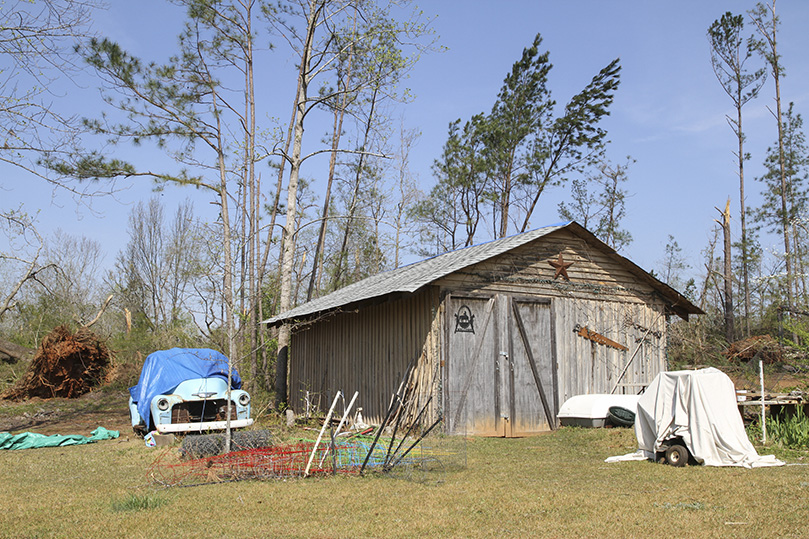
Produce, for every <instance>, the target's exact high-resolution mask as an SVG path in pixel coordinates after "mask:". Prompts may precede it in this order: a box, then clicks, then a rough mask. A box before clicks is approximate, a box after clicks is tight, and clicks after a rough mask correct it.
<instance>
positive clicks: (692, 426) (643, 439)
mask: <svg viewBox="0 0 809 539" xmlns="http://www.w3.org/2000/svg"><path fill="white" fill-rule="evenodd" d="M635 436H636V437H637V438H638V451H637V452H636V453H630V454H629V455H623V456H619V457H610V458H609V459H607V462H616V461H621V460H641V459H652V460H654V457H655V453H656V452H657V451H660V449H661V444H662V443H663V442H664V441H666V440H669V439H671V438H674V437H677V436H679V437H681V438H682V439H683V441H684V442H685V445H686V446H687V447H688V450H689V451H690V452H691V454H692V455H693V456H694V458H695V459H696V460H697V461H698V462H701V463H702V464H705V465H706V466H744V467H745V468H753V467H759V466H782V465H783V464H784V462H782V461H780V460H777V459H776V458H775V457H773V456H772V455H766V456H760V455H759V454H758V453H757V452H756V448H755V447H753V444H751V443H750V440H749V439H748V438H747V433H746V432H745V430H744V422H743V421H742V417H741V414H739V410H738V408H737V404H736V388H735V387H734V386H733V382H732V381H731V379H730V378H728V376H727V375H726V374H725V373H723V372H722V371H720V370H718V369H714V368H708V369H700V370H694V371H672V372H661V373H660V374H658V375H657V376H656V377H655V379H654V380H652V383H651V384H649V387H647V388H646V391H645V392H644V393H643V395H641V398H640V399H639V400H638V411H637V414H636V416H635Z"/></svg>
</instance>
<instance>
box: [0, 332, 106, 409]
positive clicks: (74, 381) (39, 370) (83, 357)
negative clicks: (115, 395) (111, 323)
mask: <svg viewBox="0 0 809 539" xmlns="http://www.w3.org/2000/svg"><path fill="white" fill-rule="evenodd" d="M111 360H112V355H111V353H110V350H109V348H107V346H106V344H104V342H103V341H101V340H100V339H99V338H98V336H96V335H95V334H94V333H93V332H92V331H90V330H89V329H87V327H82V328H80V329H79V330H78V331H76V333H73V332H72V331H71V330H70V329H69V328H67V327H66V326H59V327H56V328H54V330H53V331H51V332H50V333H49V334H48V335H47V336H46V337H45V338H44V339H43V340H42V344H41V345H40V347H39V348H38V349H37V352H36V355H35V356H34V359H33V360H32V361H31V364H30V365H29V367H28V370H27V371H26V373H25V374H24V375H23V377H22V378H21V379H20V380H19V382H17V384H16V385H15V386H14V387H12V388H10V389H9V390H7V391H6V392H4V393H3V394H2V395H0V398H3V399H10V400H23V399H28V398H32V397H39V398H43V399H49V398H54V397H63V398H68V399H72V398H76V397H80V396H82V395H84V394H85V393H89V392H90V391H92V389H93V388H94V387H96V386H98V385H100V383H101V382H102V380H103V379H104V376H105V375H106V373H107V370H108V369H109V367H110V364H111Z"/></svg>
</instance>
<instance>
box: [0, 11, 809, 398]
mask: <svg viewBox="0 0 809 539" xmlns="http://www.w3.org/2000/svg"><path fill="white" fill-rule="evenodd" d="M175 3H176V4H179V5H181V6H183V7H184V8H185V10H186V20H185V24H184V28H183V31H182V33H181V34H180V36H179V38H178V41H177V48H176V50H175V51H173V53H172V54H171V55H170V56H169V58H168V59H164V60H162V61H151V60H146V59H141V58H138V57H136V56H133V55H132V54H130V53H129V52H127V51H126V50H125V49H124V48H123V47H121V46H120V45H119V44H117V43H115V42H114V41H112V40H110V39H108V38H105V37H103V36H97V35H91V33H90V32H89V30H88V28H89V24H90V22H91V20H92V14H93V12H94V10H96V9H98V8H99V6H98V5H97V4H96V3H95V2H94V1H93V0H87V1H84V0H46V1H44V2H40V3H36V4H29V3H27V2H19V3H16V4H12V5H11V6H9V7H8V8H4V10H3V11H2V12H0V13H2V17H3V19H4V26H3V30H2V33H3V37H4V39H3V40H0V54H2V56H3V57H4V58H5V59H7V62H8V63H9V65H12V66H13V69H10V70H6V71H5V72H4V73H3V77H5V79H4V80H3V81H2V84H0V101H1V103H0V116H1V117H2V122H3V125H4V127H6V129H5V130H3V131H4V132H5V134H4V135H2V136H3V137H4V140H3V142H4V144H3V146H2V148H0V160H2V161H3V162H4V163H6V164H7V165H9V166H13V167H17V168H18V169H20V170H21V171H25V172H27V173H32V174H34V175H36V176H38V177H39V178H40V179H41V180H42V181H44V182H48V183H50V184H53V185H54V186H56V187H58V188H59V189H61V190H64V191H66V192H68V193H70V194H72V195H74V196H75V197H76V198H77V199H78V200H79V201H80V202H81V201H85V200H88V199H92V197H95V196H102V195H104V194H105V193H110V192H113V191H114V189H115V187H116V186H117V185H118V184H119V183H120V182H123V181H133V180H135V181H137V180H139V179H141V178H144V179H148V180H151V181H154V182H155V185H156V186H158V187H161V186H165V185H168V184H175V185H184V186H188V188H189V189H191V188H194V189H199V190H202V191H204V192H206V193H208V194H209V195H210V198H209V201H210V203H211V204H213V205H215V207H216V210H217V211H216V216H215V217H214V218H212V219H204V218H202V217H201V216H200V215H199V214H198V213H197V211H196V210H195V208H194V207H193V205H192V203H191V202H190V201H187V202H185V203H183V204H181V205H180V206H179V207H177V208H167V207H165V206H164V205H163V204H162V203H161V201H160V197H159V196H155V197H154V198H152V199H151V200H144V201H141V202H139V203H137V204H136V205H135V206H134V207H133V208H132V209H131V211H130V213H129V221H128V227H127V231H126V232H127V239H126V241H125V242H123V244H122V246H121V250H120V251H119V252H118V253H117V256H116V259H115V263H114V267H113V268H112V269H110V270H107V271H106V272H102V270H101V259H102V258H103V254H104V253H102V251H101V247H100V245H99V244H98V243H97V242H95V241H93V240H91V239H87V238H73V237H70V236H67V235H65V234H64V233H61V232H57V233H56V234H55V235H54V236H53V237H51V238H47V239H46V238H43V237H42V236H41V235H40V234H39V233H38V231H37V228H36V218H35V216H32V215H30V214H28V213H26V208H23V207H19V208H9V207H2V208H0V223H1V225H0V226H2V228H3V231H4V233H5V235H6V236H7V237H8V245H9V250H8V251H6V252H2V253H0V272H2V276H3V282H4V283H5V285H4V287H3V289H2V290H1V291H0V292H2V296H0V329H1V330H2V335H3V336H4V338H7V339H9V340H14V341H15V342H17V343H18V344H23V345H28V346H36V344H37V343H38V342H39V340H41V338H42V337H43V336H44V335H45V334H46V333H47V332H48V331H50V329H51V328H53V327H54V326H56V325H59V324H63V323H65V322H66V321H73V322H74V323H76V324H84V323H85V322H86V321H87V320H90V319H93V318H94V317H95V315H96V314H97V313H98V311H99V309H100V308H101V306H102V305H104V306H106V304H105V303H104V301H105V298H108V297H109V296H112V300H111V302H110V304H109V307H105V308H106V309H107V313H106V315H105V316H103V317H101V318H100V319H99V321H98V323H97V326H96V328H100V329H98V331H99V332H100V333H103V334H106V335H110V336H111V340H112V346H113V348H115V349H116V350H118V351H119V353H120V354H122V355H127V356H129V357H134V356H136V354H137V353H148V352H149V351H151V350H154V349H158V348H166V347H171V346H198V345H203V344H204V345H207V346H213V347H215V348H218V349H220V350H222V351H223V352H225V353H226V354H227V355H228V356H229V357H231V358H232V359H233V360H234V361H235V362H236V364H237V365H238V366H239V368H240V370H241V371H242V374H243V376H244V377H245V378H246V379H247V380H248V381H249V382H250V383H251V384H253V387H254V389H259V388H264V389H266V390H268V391H273V392H274V394H275V399H276V402H277V403H278V404H281V403H283V402H284V401H285V400H286V394H285V392H286V387H285V379H286V369H287V365H286V361H287V354H288V346H289V337H290V333H289V328H288V327H286V326H283V327H281V328H280V329H279V330H268V329H267V328H266V327H265V326H263V325H262V324H260V323H259V322H260V321H261V320H263V319H266V318H269V317H270V316H272V315H274V314H277V313H279V312H283V311H285V310H288V309H290V308H291V307H293V306H294V305H296V304H299V303H301V302H304V301H307V300H310V299H314V298H317V297H319V296H321V295H324V294H326V293H329V292H331V291H333V290H336V289H338V288H341V287H343V286H345V285H347V284H350V283H352V282H356V281H358V280H360V279H362V278H364V277H366V276H369V275H372V274H375V273H377V272H379V271H382V270H385V269H390V268H394V267H397V266H398V265H400V264H401V263H402V260H403V258H404V256H405V255H406V254H408V253H416V254H419V255H423V256H427V255H435V254H439V253H442V252H446V251H449V250H453V249H457V248H460V247H464V246H468V245H471V244H473V243H477V242H479V241H482V240H486V239H490V238H500V237H504V236H506V235H507V234H510V233H514V232H522V231H525V230H527V229H528V228H529V227H530V226H531V222H532V221H531V219H532V216H533V215H534V211H535V209H536V208H537V205H538V203H539V201H540V199H541V197H542V195H543V194H545V193H547V192H548V191H549V190H551V189H553V188H563V187H564V188H568V189H569V196H568V197H567V199H566V201H565V202H563V203H561V204H559V207H558V211H559V215H560V216H561V217H562V218H564V219H573V220H576V221H578V222H579V223H581V224H582V225H583V226H585V227H586V228H588V229H589V230H591V231H593V232H594V233H595V234H596V235H597V236H598V237H599V238H601V239H602V240H603V241H604V242H605V243H606V244H608V245H609V246H611V247H613V248H614V249H616V250H619V251H620V250H621V249H623V248H624V247H626V246H627V245H628V244H629V243H630V242H631V240H632V237H631V235H630V233H629V232H628V231H627V230H625V229H624V228H622V225H621V222H622V219H623V218H624V216H625V214H626V204H625V203H626V197H627V196H628V191H627V189H626V182H627V181H628V178H629V172H630V167H631V165H632V163H633V159H632V158H631V157H626V158H625V160H622V161H621V162H618V163H616V162H613V161H612V160H611V159H609V157H608V156H607V141H606V131H605V130H604V128H603V127H602V126H601V122H602V120H603V119H604V118H605V117H606V116H607V115H609V109H610V106H611V104H612V102H613V99H614V96H615V92H616V91H617V89H618V86H619V81H620V65H619V62H618V60H617V59H616V60H613V61H612V62H610V63H608V64H607V65H606V66H605V67H604V68H603V69H601V70H600V71H599V72H598V73H596V74H595V75H594V76H593V77H592V79H591V81H590V83H589V84H587V85H586V86H585V87H584V88H583V89H582V90H581V91H580V92H579V93H577V94H576V95H574V96H572V97H570V98H569V99H568V100H567V101H566V104H564V105H563V106H560V105H558V104H557V102H556V101H555V100H554V99H553V98H552V95H551V90H550V86H549V81H550V74H551V70H552V64H551V63H550V55H549V53H548V52H547V51H543V50H542V38H541V36H540V35H537V36H536V37H535V39H534V40H533V42H532V43H531V44H529V46H528V47H526V48H525V50H524V51H523V53H522V55H521V57H520V58H519V59H517V61H516V62H515V63H514V65H513V66H512V68H511V70H510V71H509V72H508V73H507V74H506V77H505V79H504V81H503V85H502V88H501V90H500V92H499V93H498V94H497V95H496V96H493V103H492V105H491V108H490V110H489V112H481V113H480V114H477V115H475V116H472V117H471V118H468V119H458V120H456V121H454V122H452V123H450V125H449V127H448V135H447V140H446V143H445V144H444V146H443V148H442V150H441V153H440V155H439V157H438V158H437V159H436V160H435V162H434V165H433V175H434V180H435V181H434V184H433V186H432V187H431V188H430V190H429V192H427V193H422V192H421V191H420V190H419V189H418V187H417V179H416V178H415V177H414V175H413V174H412V172H411V171H410V168H409V160H410V152H411V150H412V148H413V146H414V145H415V144H416V142H417V139H418V136H419V133H418V131H417V130H413V129H409V128H408V127H407V126H406V124H405V122H404V121H403V120H401V119H399V118H397V116H396V115H395V113H396V111H398V110H399V109H400V108H401V106H402V105H404V104H406V103H407V101H408V100H409V95H408V93H407V91H406V89H405V88H403V86H402V82H403V78H404V77H405V76H406V75H407V73H408V72H409V71H410V70H411V69H412V68H413V66H414V65H415V63H416V62H417V60H418V58H419V56H420V55H421V54H424V53H427V52H430V51H431V50H433V49H434V48H435V46H436V44H435V43H434V37H433V35H432V33H431V31H430V29H429V20H428V19H426V18H425V16H424V15H423V14H421V13H420V12H418V11H415V10H413V11H410V10H409V8H407V7H405V8H403V7H402V5H401V3H399V2H397V3H393V2H391V3H390V4H386V3H384V2H375V1H370V0H289V1H284V2H279V3H277V4H275V3H272V4H271V3H268V2H263V1H259V0H232V1H215V0H178V1H177V2H175ZM746 21H747V23H748V24H749V25H750V26H751V27H752V32H751V33H750V35H749V36H748V35H746V34H745V22H746ZM778 26H779V21H778V18H777V16H776V12H775V1H774V0H773V1H772V3H770V4H758V5H757V7H756V8H755V9H754V10H752V11H751V12H750V13H748V14H746V15H734V14H731V13H727V14H725V15H723V16H722V17H721V18H719V19H717V21H716V22H715V23H714V24H713V25H711V27H710V28H709V29H708V38H709V42H710V45H711V51H712V55H711V60H712V64H713V67H714V70H715V72H716V75H717V79H718V81H719V82H720V84H721V86H722V88H723V90H724V91H725V92H726V93H727V94H728V96H729V97H730V98H731V100H732V102H733V105H734V107H735V115H734V116H732V117H731V116H729V117H728V118H727V120H728V124H729V125H730V127H731V129H732V130H733V132H734V134H735V135H736V137H737V139H738V148H737V149H735V150H734V153H735V154H736V156H737V158H738V176H739V208H740V213H739V217H738V219H736V220H735V221H736V222H738V223H739V226H740V232H739V234H735V233H734V232H733V231H732V230H731V224H730V223H731V205H730V201H728V202H727V203H726V204H724V206H723V207H724V210H720V211H719V213H720V216H719V218H718V219H717V223H718V226H717V227H716V230H715V234H714V239H713V240H712V241H711V242H710V243H709V245H708V246H707V247H706V249H705V251H704V253H703V254H704V259H705V268H704V270H705V273H704V278H702V279H700V280H699V281H700V282H697V281H698V280H697V279H696V278H694V279H691V280H690V281H686V280H685V278H684V276H685V275H686V270H687V264H686V262H685V260H686V259H685V256H684V255H683V253H682V250H681V249H680V247H679V246H678V245H677V242H676V240H675V239H674V238H673V237H670V238H669V242H668V245H667V246H666V250H665V256H664V258H663V259H662V260H661V261H660V264H659V266H660V267H659V268H658V269H657V276H658V277H659V278H660V279H661V280H663V281H665V282H668V283H669V284H671V285H672V286H674V287H675V288H677V289H679V290H681V291H684V292H685V293H686V294H687V295H688V296H689V297H690V298H691V299H692V300H693V301H694V302H696V303H697V304H698V305H699V306H700V307H701V308H703V309H704V310H705V311H706V312H708V313H709V316H708V317H706V318H705V319H704V320H703V321H699V322H698V324H699V330H698V331H693V330H689V331H683V332H682V333H681V340H682V342H684V343H686V344H687V345H689V346H692V347H699V346H702V344H703V342H697V343H695V342H694V339H696V340H701V341H704V342H707V341H710V342H711V343H717V342H728V341H732V340H734V339H736V338H739V337H741V336H748V335H751V334H754V333H756V332H762V331H773V328H774V327H775V322H774V321H775V320H776V319H779V318H778V316H779V315H780V314H783V313H793V315H795V316H797V315H796V314H795V313H799V312H801V310H802V309H803V310H809V308H806V307H802V306H805V305H806V304H807V293H809V291H808V290H807V282H806V278H805V274H806V272H805V268H804V266H805V265H806V264H807V260H806V256H807V252H806V251H807V247H806V240H807V231H806V228H805V226H804V224H805V223H806V222H807V221H806V219H805V215H806V212H807V208H806V201H807V198H808V197H807V186H806V185H805V179H806V166H807V159H808V158H809V156H808V155H807V148H806V145H805V139H804V134H803V126H802V119H801V116H800V114H799V113H797V112H796V111H795V110H794V107H793V106H792V104H789V105H787V106H786V107H782V106H781V96H780V82H779V81H780V79H781V78H782V77H783V76H784V67H783V65H782V62H781V59H780V56H779V54H778V49H777V37H778ZM74 42H75V43H76V46H75V48H73V49H71V48H70V46H69V45H70V44H71V43H74ZM276 47H277V48H278V49H283V51H284V54H292V55H293V56H294V58H295V63H296V70H295V73H294V80H292V76H293V75H291V76H290V80H288V81H284V82H286V83H287V84H286V86H287V87H288V88H289V89H290V96H289V97H290V100H289V108H288V110H287V112H286V114H288V118H289V121H288V123H284V124H280V123H279V124H271V123H268V124H266V125H264V124H265V123H266V122H267V120H264V118H267V117H269V114H268V113H267V111H266V106H267V104H266V103H262V102H261V100H260V98H259V96H261V95H262V90H263V89H262V88H261V87H260V86H259V85H258V83H257V77H256V73H257V72H258V70H262V69H265V67H264V66H265V64H264V62H266V58H267V57H268V55H270V54H275V53H276V52H275V51H274V50H273V49H274V48H276ZM751 65H753V66H754V67H751ZM80 69H90V70H91V72H92V74H93V75H94V76H95V77H97V80H99V81H100V86H101V88H102V91H103V95H104V100H105V102H106V109H105V112H104V114H102V115H100V116H97V117H92V118H77V117H73V116H70V115H62V114H60V113H59V112H58V111H59V107H58V106H56V104H57V100H56V99H54V98H53V96H52V95H50V94H48V92H47V91H46V88H47V87H48V83H49V82H51V81H52V80H57V79H59V78H67V79H70V78H72V77H75V76H76V74H77V73H78V71H79V70H80ZM18 80H25V81H27V82H30V84H26V85H20V84H16V81H18ZM767 81H772V83H773V86H774V94H775V100H774V103H775V107H774V109H773V116H774V119H775V123H776V126H777V129H774V130H773V132H774V140H775V141H776V142H775V143H774V144H773V146H772V147H771V148H769V149H768V150H767V152H766V155H765V158H764V164H765V167H766V173H765V174H764V175H763V176H762V177H760V178H755V180H756V181H757V182H758V183H760V185H761V187H762V191H763V195H764V197H763V204H762V205H761V206H759V207H747V205H746V195H745V175H744V166H745V162H746V161H748V160H749V159H750V158H751V154H750V153H749V151H748V149H747V148H746V147H745V137H744V130H743V123H742V120H743V114H742V112H743V107H744V106H745V105H746V104H747V103H748V102H750V101H751V100H753V99H756V98H758V97H760V94H761V93H762V92H763V91H764V89H765V88H767V87H768V86H765V85H766V83H767ZM277 84H278V82H277V81H276V85H277ZM782 109H783V110H782ZM324 126H325V127H324ZM130 144H134V146H129V145H130ZM123 145H127V146H126V147H127V148H129V149H128V151H127V152H126V154H127V155H133V151H134V152H137V151H139V150H138V148H145V147H146V148H149V151H154V149H155V148H156V149H159V150H161V151H163V152H164V153H165V155H166V156H167V157H168V158H169V159H168V160H167V161H166V162H167V163H168V164H167V165H164V166H163V168H157V169H154V168H149V167H145V166H144V165H142V163H143V162H145V161H146V159H139V158H137V157H135V158H133V159H132V160H131V162H130V161H125V160H123V159H120V158H116V157H112V155H114V154H115V153H116V152H115V149H116V148H122V147H124V146H123ZM133 147H134V150H132V149H131V148H133ZM135 155H137V154H135ZM762 232H767V233H776V234H778V235H780V236H782V237H783V241H784V243H783V246H784V251H783V252H782V253H772V254H771V255H768V254H767V253H765V252H764V250H763V248H762V246H761V243H760V240H759V238H760V234H761V233H762ZM734 235H735V236H736V237H737V238H739V237H740V239H738V240H737V241H736V242H733V237H734ZM720 240H721V241H720ZM734 297H736V298H741V299H740V300H739V301H738V302H736V303H734V301H733V299H734ZM739 304H740V306H739ZM799 320H800V319H799V318H792V319H790V320H787V325H788V327H789V332H790V334H791V335H792V340H793V342H798V341H800V340H801V336H800V335H801V333H802V330H801V328H800V324H798V323H797V321H799ZM692 325H693V324H692ZM804 333H805V332H804ZM675 341H677V339H675Z"/></svg>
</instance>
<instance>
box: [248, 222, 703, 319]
mask: <svg viewBox="0 0 809 539" xmlns="http://www.w3.org/2000/svg"><path fill="white" fill-rule="evenodd" d="M561 228H568V229H569V230H570V231H571V232H573V233H574V234H576V235H579V236H581V237H583V238H585V239H586V240H587V241H588V242H590V243H596V244H600V245H601V247H602V248H603V249H604V250H605V251H606V252H607V253H609V254H610V255H611V256H613V257H616V258H617V259H619V260H620V261H621V263H623V264H624V265H625V267H627V268H629V269H630V271H632V273H634V274H635V275H636V276H638V278H639V279H641V280H643V281H646V282H647V283H649V285H650V286H652V287H653V288H655V289H656V290H657V291H658V292H659V293H660V295H661V296H662V297H663V298H665V299H666V300H667V301H668V302H669V307H670V308H671V309H672V310H673V311H674V312H675V313H677V314H678V315H679V316H681V317H683V318H684V319H685V320H688V315H689V314H705V313H703V312H702V310H701V309H700V308H699V307H697V306H695V305H693V304H692V303H691V302H690V301H688V299H687V298H685V296H683V295H682V294H680V293H679V292H677V291H676V290H674V289H673V288H671V287H670V286H668V285H667V284H665V283H663V282H661V281H659V280H658V279H656V278H655V277H653V276H652V275H650V274H649V273H647V272H646V271H645V270H643V269H642V268H640V267H639V266H637V265H635V264H634V263H633V262H632V261H631V260H629V259H627V258H624V257H623V256H621V255H619V254H618V253H616V252H615V251H614V250H613V249H612V248H610V247H609V246H608V245H607V244H605V243H604V242H602V241H601V240H599V239H598V238H597V237H596V236H595V235H593V234H592V233H591V232H589V231H588V230H587V229H585V228H584V227H582V226H581V225H579V224H578V223H576V222H575V221H569V222H566V223H560V224H556V225H550V226H546V227H542V228H537V229H535V230H531V231H528V232H524V233H522V234H515V235H514V236H509V237H507V238H502V239H499V240H494V241H490V242H487V243H481V244H479V245H473V246H471V247H465V248H463V249H458V250H455V251H451V252H449V253H444V254H442V255H438V256H435V257H433V258H428V259H427V260H422V261H420V262H415V263H413V264H410V265H408V266H402V267H401V268H397V269H395V270H391V271H386V272H383V273H379V274H377V275H373V276H371V277H368V278H367V279H363V280H362V281H358V282H356V283H354V284H351V285H348V286H346V287H344V288H341V289H340V290H336V291H334V292H332V293H331V294H328V295H325V296H323V297H320V298H317V299H314V300H312V301H310V302H308V303H304V304H303V305H300V306H298V307H295V308H294V309H291V310H289V311H287V312H285V313H280V314H278V315H277V316H274V317H272V318H270V319H268V320H264V322H262V323H263V324H270V325H274V324H278V323H280V322H283V321H285V320H292V319H296V318H304V317H308V316H311V315H313V314H317V313H325V312H327V311H331V310H333V309H338V308H340V307H346V306H348V305H354V304H357V303H359V302H363V301H368V300H373V299H375V298H381V297H383V296H387V295H389V294H397V293H412V292H415V291H417V290H419V289H420V288H422V287H423V286H426V285H428V284H430V283H432V282H434V281H436V280H438V279H440V278H442V277H445V276H447V275H449V274H450V273H454V272H456V271H459V270H462V269H464V268H466V267H468V266H471V265H473V264H477V263H478V262H483V261H484V260H488V259H490V258H492V257H495V256H497V255H500V254H503V253H505V252H507V251H510V250H512V249H515V248H517V247H520V246H522V245H525V244H526V243H528V242H531V241H534V240H536V239H538V238H541V237H543V236H546V235H548V234H550V233H551V232H554V231H556V230H559V229H561Z"/></svg>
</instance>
